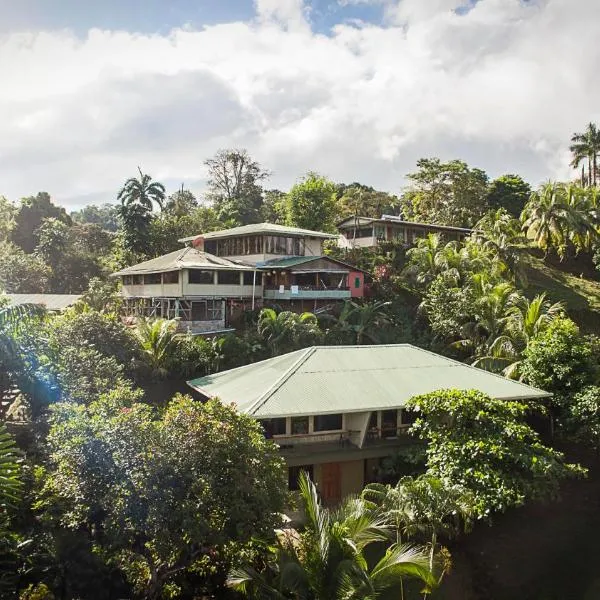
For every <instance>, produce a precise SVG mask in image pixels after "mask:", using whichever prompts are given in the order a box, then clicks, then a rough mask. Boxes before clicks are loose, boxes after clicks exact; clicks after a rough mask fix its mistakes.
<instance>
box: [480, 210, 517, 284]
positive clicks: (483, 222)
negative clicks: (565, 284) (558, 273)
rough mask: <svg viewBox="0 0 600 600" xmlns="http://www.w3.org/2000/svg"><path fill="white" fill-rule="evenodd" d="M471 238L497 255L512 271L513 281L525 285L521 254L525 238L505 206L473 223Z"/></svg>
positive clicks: (487, 250) (485, 249)
mask: <svg viewBox="0 0 600 600" xmlns="http://www.w3.org/2000/svg"><path fill="white" fill-rule="evenodd" d="M472 240H473V241H475V243H477V244H480V245H481V247H482V248H483V249H484V251H486V252H489V253H491V254H492V255H493V256H495V257H497V258H498V259H499V260H500V261H502V263H503V264H504V265H506V267H507V268H508V270H509V271H510V272H511V273H512V275H513V277H514V280H515V283H517V284H519V285H520V287H527V274H526V271H525V269H524V267H523V262H522V259H521V257H522V254H523V250H524V249H523V244H524V243H525V241H526V240H525V238H524V236H523V234H522V232H521V225H520V223H519V221H518V219H515V218H514V217H513V216H512V215H511V214H510V213H509V212H508V211H507V210H506V209H505V208H499V209H498V210H496V211H491V212H488V213H487V214H486V215H485V216H484V217H482V218H481V219H480V220H479V222H478V223H477V224H476V225H475V229H474V234H473V236H472Z"/></svg>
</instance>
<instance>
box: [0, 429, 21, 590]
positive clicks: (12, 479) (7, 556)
mask: <svg viewBox="0 0 600 600" xmlns="http://www.w3.org/2000/svg"><path fill="white" fill-rule="evenodd" d="M20 463H21V455H20V452H19V450H18V448H17V446H16V444H15V441H14V439H13V437H12V436H11V435H10V433H9V432H8V431H7V430H6V426H5V425H4V424H0V561H1V562H0V596H2V597H7V598H8V597H11V596H13V595H14V584H15V579H16V565H15V564H14V559H15V550H16V537H15V536H14V534H13V533H12V532H11V517H12V516H13V514H14V512H15V510H16V509H17V508H18V507H19V505H20V503H21V500H22V492H23V483H22V481H21V464H20ZM5 594H6V596H5Z"/></svg>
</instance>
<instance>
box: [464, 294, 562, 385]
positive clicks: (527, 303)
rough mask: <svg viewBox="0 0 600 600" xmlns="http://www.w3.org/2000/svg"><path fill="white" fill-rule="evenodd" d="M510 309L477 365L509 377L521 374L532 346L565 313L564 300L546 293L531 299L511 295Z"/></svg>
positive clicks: (516, 376)
mask: <svg viewBox="0 0 600 600" xmlns="http://www.w3.org/2000/svg"><path fill="white" fill-rule="evenodd" d="M509 304H510V306H509V308H508V310H507V314H506V318H505V319H504V322H503V331H502V333H501V334H499V335H498V336H497V337H496V338H494V339H493V340H490V342H489V344H488V346H487V353H486V354H484V355H482V356H480V357H478V358H477V359H476V360H475V361H474V362H473V364H474V365H475V366H477V367H481V368H484V369H487V370H490V371H502V373H503V375H504V376H505V377H509V378H510V379H516V378H518V377H519V376H520V374H521V373H520V369H521V365H522V358H523V353H524V352H525V350H526V349H527V347H528V345H529V344H530V343H531V342H532V341H533V340H535V339H537V338H538V337H539V336H540V335H542V334H543V333H544V332H545V331H547V329H548V327H549V326H550V325H551V323H552V322H553V321H554V320H555V319H558V318H560V317H562V316H564V304H563V303H562V302H555V303H551V302H550V301H549V300H548V299H547V298H546V294H538V295H537V296H535V297H534V298H533V299H531V300H530V299H528V298H526V297H525V296H522V295H521V294H518V293H515V294H513V295H512V296H511V297H510V300H509Z"/></svg>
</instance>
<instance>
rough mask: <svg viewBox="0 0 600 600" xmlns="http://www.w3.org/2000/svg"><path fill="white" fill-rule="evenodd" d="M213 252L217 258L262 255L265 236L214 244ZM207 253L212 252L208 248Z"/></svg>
mask: <svg viewBox="0 0 600 600" xmlns="http://www.w3.org/2000/svg"><path fill="white" fill-rule="evenodd" d="M212 244H214V246H213V245H211V246H210V247H211V248H214V249H213V250H212V252H215V253H216V255H217V256H247V255H249V254H262V251H263V236H262V235H246V236H240V237H234V238H228V239H224V240H217V241H216V242H212ZM206 248H207V252H211V250H209V247H208V246H206Z"/></svg>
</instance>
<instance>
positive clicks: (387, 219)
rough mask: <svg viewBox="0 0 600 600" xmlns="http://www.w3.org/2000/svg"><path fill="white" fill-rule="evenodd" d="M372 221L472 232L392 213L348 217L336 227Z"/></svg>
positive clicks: (365, 223)
mask: <svg viewBox="0 0 600 600" xmlns="http://www.w3.org/2000/svg"><path fill="white" fill-rule="evenodd" d="M372 223H378V224H384V225H407V226H410V227H420V228H423V229H437V230H440V231H454V232H457V233H472V232H473V230H472V229H469V228H468V227H454V226H452V225H438V224H437V223H418V222H416V221H405V220H403V219H402V218H400V217H396V216H394V215H383V216H382V217H381V218H380V219H375V218H373V217H360V216H357V217H348V218H347V219H344V220H343V221H340V222H339V223H338V224H337V228H338V229H351V228H353V227H363V226H365V225H371V224H372Z"/></svg>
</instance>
